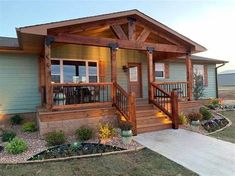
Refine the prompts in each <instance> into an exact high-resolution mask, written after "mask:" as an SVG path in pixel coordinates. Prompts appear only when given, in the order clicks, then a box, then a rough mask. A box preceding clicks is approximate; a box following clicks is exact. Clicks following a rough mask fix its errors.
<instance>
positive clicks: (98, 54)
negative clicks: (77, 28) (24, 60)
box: [52, 44, 148, 97]
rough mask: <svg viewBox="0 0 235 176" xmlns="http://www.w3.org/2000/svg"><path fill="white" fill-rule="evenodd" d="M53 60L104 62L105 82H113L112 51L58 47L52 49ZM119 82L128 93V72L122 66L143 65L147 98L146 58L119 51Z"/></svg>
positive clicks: (128, 51)
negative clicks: (133, 63)
mask: <svg viewBox="0 0 235 176" xmlns="http://www.w3.org/2000/svg"><path fill="white" fill-rule="evenodd" d="M52 58H66V59H79V60H80V59H81V60H97V61H98V60H100V59H101V60H104V64H105V81H106V82H110V81H111V63H110V49H109V48H104V47H94V46H81V45H72V44H68V45H57V46H54V47H52ZM116 60H117V82H118V83H119V84H120V85H121V86H122V87H123V88H124V89H125V90H126V91H127V90H128V72H124V71H123V69H122V66H124V65H127V64H128V62H135V63H141V65H142V80H143V97H147V93H148V92H147V90H148V87H147V60H146V56H145V55H144V54H142V53H140V52H138V51H134V50H123V49H119V50H117V57H116Z"/></svg>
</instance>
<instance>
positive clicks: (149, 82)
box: [147, 48, 153, 103]
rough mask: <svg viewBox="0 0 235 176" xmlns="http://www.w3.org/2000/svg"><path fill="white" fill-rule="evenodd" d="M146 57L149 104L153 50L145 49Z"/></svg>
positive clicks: (150, 98) (150, 99)
mask: <svg viewBox="0 0 235 176" xmlns="http://www.w3.org/2000/svg"><path fill="white" fill-rule="evenodd" d="M147 57H148V97H149V103H151V101H152V100H153V89H152V86H151V83H152V82H153V48H147Z"/></svg>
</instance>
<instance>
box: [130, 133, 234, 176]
mask: <svg viewBox="0 0 235 176" xmlns="http://www.w3.org/2000/svg"><path fill="white" fill-rule="evenodd" d="M134 139H135V140H136V141H137V142H139V143H140V144H142V145H144V146H145V147H147V148H149V149H151V150H153V151H155V152H157V153H159V154H161V155H163V156H165V157H167V158H169V159H170V160H172V161H175V162H176V163H178V164H180V165H182V166H184V167H186V168H188V169H190V170H192V171H194V172H196V173H198V174H199V175H203V176H217V175H218V176H235V144H232V143H229V142H225V141H221V140H218V139H215V138H212V137H208V136H204V135H201V134H198V133H194V132H191V131H187V130H183V129H178V130H173V129H167V130H162V131H157V132H151V133H143V134H139V135H138V136H136V137H135V138H134Z"/></svg>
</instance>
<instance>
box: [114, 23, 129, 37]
mask: <svg viewBox="0 0 235 176" xmlns="http://www.w3.org/2000/svg"><path fill="white" fill-rule="evenodd" d="M111 27H112V29H113V30H114V32H115V34H116V35H117V37H118V38H119V39H121V40H127V39H128V38H127V36H126V34H125V32H124V31H123V30H122V27H121V26H120V25H117V24H115V25H112V26H111Z"/></svg>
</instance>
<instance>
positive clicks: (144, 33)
mask: <svg viewBox="0 0 235 176" xmlns="http://www.w3.org/2000/svg"><path fill="white" fill-rule="evenodd" d="M149 34H150V30H148V29H146V28H144V30H143V31H142V32H141V33H140V35H139V37H138V38H137V41H139V42H144V41H145V40H146V39H147V38H148V36H149Z"/></svg>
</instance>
